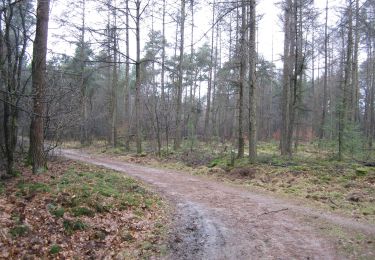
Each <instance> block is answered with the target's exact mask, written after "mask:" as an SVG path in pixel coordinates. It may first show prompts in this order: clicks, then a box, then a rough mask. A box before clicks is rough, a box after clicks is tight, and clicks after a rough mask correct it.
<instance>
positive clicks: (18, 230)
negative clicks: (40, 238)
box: [9, 225, 29, 238]
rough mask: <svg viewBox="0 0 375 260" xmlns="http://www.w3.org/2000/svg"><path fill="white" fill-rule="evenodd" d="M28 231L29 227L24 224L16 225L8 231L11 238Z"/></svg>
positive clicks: (23, 234) (20, 235)
mask: <svg viewBox="0 0 375 260" xmlns="http://www.w3.org/2000/svg"><path fill="white" fill-rule="evenodd" d="M28 232H29V228H28V227H27V226H25V225H17V226H15V227H13V228H11V229H10V231H9V233H10V234H11V235H12V237H13V238H17V237H22V236H25V235H26V234H27V233H28Z"/></svg>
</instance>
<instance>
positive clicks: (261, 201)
mask: <svg viewBox="0 0 375 260" xmlns="http://www.w3.org/2000/svg"><path fill="white" fill-rule="evenodd" d="M61 153H62V155H63V156H65V157H67V158H70V159H74V160H79V161H84V162H87V163H92V164H96V165H101V166H104V167H108V168H111V169H113V170H117V171H121V172H125V173H127V174H128V175H130V176H134V177H136V178H139V179H141V180H143V181H145V182H146V183H149V184H151V185H152V186H153V187H155V189H156V190H157V191H158V192H160V193H161V194H163V195H164V196H165V197H166V198H167V199H168V200H170V201H171V202H173V204H175V205H176V209H177V210H176V212H177V213H176V214H175V216H174V218H175V219H174V220H175V221H174V223H175V230H174V231H173V235H172V240H171V241H172V243H171V249H172V250H171V255H170V257H169V258H170V259H342V258H343V255H340V253H339V252H337V250H336V249H335V247H334V243H332V242H331V241H329V239H327V238H323V237H322V236H321V235H319V233H318V232H317V231H316V230H315V228H313V225H310V224H308V223H307V222H306V221H305V218H306V217H309V218H312V219H316V221H319V220H323V221H328V222H332V223H334V224H337V225H342V226H345V227H346V228H350V229H355V230H360V231H362V232H366V233H368V234H370V235H371V236H372V235H374V234H375V226H373V225H370V224H363V223H360V222H356V221H354V220H352V219H349V218H344V217H340V216H335V215H332V214H328V213H323V212H320V211H317V210H315V209H310V208H308V207H305V206H301V205H296V204H295V203H293V202H288V201H285V200H283V199H278V198H274V197H271V196H268V195H261V194H257V193H253V192H250V191H248V190H245V189H243V188H240V187H236V186H231V185H228V184H223V183H218V182H215V181H211V180H207V179H205V178H201V177H196V176H190V175H188V174H182V173H178V172H173V171H169V170H161V169H153V168H148V167H144V166H139V165H133V164H127V163H124V162H119V161H116V160H112V159H108V158H104V157H100V156H96V155H95V156H94V155H88V154H85V153H83V152H81V151H77V150H62V151H61Z"/></svg>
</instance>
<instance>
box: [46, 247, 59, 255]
mask: <svg viewBox="0 0 375 260" xmlns="http://www.w3.org/2000/svg"><path fill="white" fill-rule="evenodd" d="M60 251H61V247H60V246H59V245H52V246H51V247H50V248H49V253H50V254H51V255H55V254H58V253H60Z"/></svg>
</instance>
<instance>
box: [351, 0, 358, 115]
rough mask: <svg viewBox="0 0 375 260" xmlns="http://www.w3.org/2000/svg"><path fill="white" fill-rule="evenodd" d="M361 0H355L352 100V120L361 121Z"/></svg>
mask: <svg viewBox="0 0 375 260" xmlns="http://www.w3.org/2000/svg"><path fill="white" fill-rule="evenodd" d="M359 30H360V28H359V0H355V31H354V37H355V39H354V49H353V52H354V53H353V68H352V70H353V76H352V77H353V79H352V81H353V102H352V107H353V108H352V121H353V122H359V119H360V118H359V116H360V115H359V79H358V66H359V64H358V53H359V40H360V39H359V38H360V35H359Z"/></svg>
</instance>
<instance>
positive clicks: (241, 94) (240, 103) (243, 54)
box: [237, 0, 247, 158]
mask: <svg viewBox="0 0 375 260" xmlns="http://www.w3.org/2000/svg"><path fill="white" fill-rule="evenodd" d="M241 5H242V13H241V19H242V24H241V39H240V41H241V42H240V44H241V49H240V51H241V52H240V54H239V55H240V59H241V65H240V82H239V95H238V153H237V157H238V158H243V156H244V153H245V140H244V136H243V135H244V133H243V117H244V116H243V107H244V104H243V103H244V90H245V88H246V75H245V74H246V70H247V66H246V63H247V55H246V52H247V47H246V39H247V37H246V31H247V23H246V15H247V13H246V1H245V0H242V2H241Z"/></svg>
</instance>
